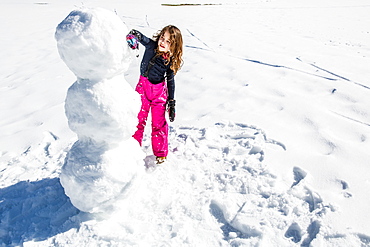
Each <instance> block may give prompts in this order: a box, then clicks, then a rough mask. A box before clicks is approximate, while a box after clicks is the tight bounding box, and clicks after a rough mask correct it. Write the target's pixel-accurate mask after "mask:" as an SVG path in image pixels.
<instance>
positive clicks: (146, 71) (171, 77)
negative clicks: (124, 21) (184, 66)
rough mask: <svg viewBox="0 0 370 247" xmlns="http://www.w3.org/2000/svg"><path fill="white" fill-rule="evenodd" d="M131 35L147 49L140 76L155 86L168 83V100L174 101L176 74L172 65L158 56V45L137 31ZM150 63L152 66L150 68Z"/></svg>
mask: <svg viewBox="0 0 370 247" xmlns="http://www.w3.org/2000/svg"><path fill="white" fill-rule="evenodd" d="M130 33H131V34H133V35H135V37H136V38H137V39H138V40H139V42H140V43H141V44H142V45H143V46H144V47H145V52H144V56H143V59H142V60H141V65H140V74H141V75H142V76H145V77H147V78H148V80H149V81H150V82H151V83H153V84H158V83H161V82H163V81H164V80H165V79H166V81H167V89H168V99H169V100H173V99H174V94H175V74H174V72H173V71H172V70H171V63H169V64H167V65H166V64H165V62H166V60H165V59H164V58H163V57H162V56H156V49H157V46H158V43H157V42H155V41H154V40H152V39H150V38H148V37H146V36H145V35H143V34H142V33H140V32H139V31H137V30H131V32H130ZM155 56H156V57H155ZM150 62H152V65H150V66H149V64H150Z"/></svg>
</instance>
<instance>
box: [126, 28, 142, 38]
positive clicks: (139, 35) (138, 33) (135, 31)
mask: <svg viewBox="0 0 370 247" xmlns="http://www.w3.org/2000/svg"><path fill="white" fill-rule="evenodd" d="M128 34H132V35H134V36H135V37H136V38H137V39H138V40H139V41H141V33H140V32H139V31H137V30H135V29H132V30H131V31H130V32H129V33H128Z"/></svg>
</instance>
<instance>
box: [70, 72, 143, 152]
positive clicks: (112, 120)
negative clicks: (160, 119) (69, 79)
mask: <svg viewBox="0 0 370 247" xmlns="http://www.w3.org/2000/svg"><path fill="white" fill-rule="evenodd" d="M139 110H140V98H139V95H138V94H137V93H136V92H135V91H134V89H133V88H132V87H131V86H130V85H129V84H128V83H127V81H126V80H125V78H124V76H123V75H120V76H115V77H114V78H112V79H109V80H103V81H99V82H96V83H94V82H91V81H89V80H78V81H76V82H75V83H74V84H73V85H72V86H71V87H70V88H69V89H68V92H67V98H66V101H65V113H66V115H67V118H68V124H69V127H70V129H71V130H73V131H74V132H76V134H77V135H78V138H79V139H80V140H83V139H86V138H90V139H93V140H94V141H96V142H105V143H106V144H108V145H116V144H117V143H119V142H120V141H123V140H126V139H128V138H130V137H131V136H132V135H133V133H134V132H135V129H136V127H135V126H136V125H137V114H138V112H139Z"/></svg>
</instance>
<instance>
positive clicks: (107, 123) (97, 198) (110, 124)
mask: <svg viewBox="0 0 370 247" xmlns="http://www.w3.org/2000/svg"><path fill="white" fill-rule="evenodd" d="M127 33H128V29H127V27H126V26H125V24H124V23H123V22H122V21H121V20H120V18H119V17H118V16H117V15H116V14H115V13H113V12H111V11H108V10H105V9H100V8H81V9H77V10H74V11H72V12H71V13H70V14H69V15H68V16H67V17H66V18H65V19H64V20H63V21H62V22H61V23H60V24H59V25H58V26H57V28H56V32H55V39H56V41H57V47H58V51H59V54H60V57H61V58H62V60H63V61H64V62H65V64H66V65H67V66H68V68H69V69H70V70H71V71H72V72H73V73H74V74H75V75H76V77H77V81H76V82H75V83H73V85H72V86H71V87H70V88H69V89H68V92H67V97H66V100H65V113H66V116H67V118H68V125H69V127H70V129H71V130H72V131H74V132H75V133H76V134H77V137H78V140H77V141H76V142H75V143H74V144H73V146H72V147H71V149H70V150H69V152H68V154H67V157H66V159H65V163H64V165H63V167H62V171H61V175H60V181H61V184H62V186H63V187H64V190H65V193H66V194H67V196H68V197H69V198H70V199H71V202H72V204H73V205H74V206H75V207H77V208H78V209H80V210H81V211H85V212H90V213H103V212H108V211H111V210H112V208H114V203H115V202H116V201H117V200H119V199H122V198H124V197H125V196H126V195H127V194H128V193H129V192H130V190H132V186H133V185H134V184H135V181H136V180H138V178H139V177H140V174H142V172H143V170H144V161H143V160H144V158H145V154H144V153H143V151H142V150H141V148H140V146H139V144H138V143H137V141H135V140H134V139H133V138H132V137H131V136H132V134H133V133H134V132H135V126H136V121H137V120H136V115H137V113H138V112H139V110H140V98H139V96H138V94H137V93H136V92H135V91H134V89H133V88H132V87H131V86H130V85H129V84H128V83H127V81H126V80H125V78H124V75H123V73H124V72H125V71H126V70H127V69H128V67H129V65H130V62H131V57H132V56H133V54H132V51H131V50H130V49H129V47H128V46H127V43H126V34H127Z"/></svg>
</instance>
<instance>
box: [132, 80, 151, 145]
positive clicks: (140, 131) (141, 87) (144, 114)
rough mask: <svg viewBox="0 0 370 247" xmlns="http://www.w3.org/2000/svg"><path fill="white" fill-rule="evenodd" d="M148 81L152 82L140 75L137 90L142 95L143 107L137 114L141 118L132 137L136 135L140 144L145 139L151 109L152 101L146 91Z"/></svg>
mask: <svg viewBox="0 0 370 247" xmlns="http://www.w3.org/2000/svg"><path fill="white" fill-rule="evenodd" d="M147 83H150V82H147V81H146V80H145V78H142V77H140V80H139V83H138V84H137V86H136V91H137V92H138V93H139V94H140V97H141V109H140V111H139V114H138V116H137V118H138V120H139V123H138V125H137V126H136V127H137V130H136V132H135V134H134V135H133V136H132V137H134V138H135V139H136V140H137V141H138V142H139V144H140V146H141V144H142V141H143V137H144V129H145V125H146V120H147V119H148V114H149V110H150V101H149V100H148V98H147V96H146V93H145V91H146V86H147V85H146V84H147Z"/></svg>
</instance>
